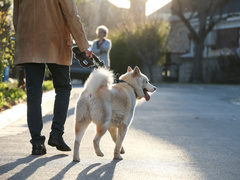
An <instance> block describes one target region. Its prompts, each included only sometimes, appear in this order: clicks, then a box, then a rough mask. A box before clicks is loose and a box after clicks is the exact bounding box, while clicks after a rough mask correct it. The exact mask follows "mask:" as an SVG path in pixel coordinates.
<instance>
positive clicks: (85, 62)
mask: <svg viewBox="0 0 240 180" xmlns="http://www.w3.org/2000/svg"><path fill="white" fill-rule="evenodd" d="M73 53H74V55H75V58H76V59H77V60H79V63H80V65H81V66H82V67H84V68H89V67H92V66H94V65H95V64H97V65H98V66H99V67H104V62H103V61H101V60H100V59H99V58H98V57H97V56H96V55H95V54H94V53H92V58H88V57H87V56H86V54H85V52H81V51H80V50H79V48H78V47H74V48H73ZM93 60H94V61H95V63H94V61H93Z"/></svg>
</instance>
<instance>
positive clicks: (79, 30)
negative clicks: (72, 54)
mask: <svg viewBox="0 0 240 180" xmlns="http://www.w3.org/2000/svg"><path fill="white" fill-rule="evenodd" d="M59 3H60V5H61V8H62V11H63V14H64V16H65V18H66V20H67V23H68V27H69V30H70V32H71V34H72V36H73V39H74V40H75V42H76V43H77V45H78V48H79V49H80V51H82V52H83V51H85V50H87V48H88V47H89V43H88V40H87V37H86V34H85V32H84V29H83V26H82V23H81V21H80V17H79V16H78V15H77V8H76V4H75V1H74V0H59Z"/></svg>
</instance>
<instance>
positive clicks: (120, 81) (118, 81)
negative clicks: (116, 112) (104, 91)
mask: <svg viewBox="0 0 240 180" xmlns="http://www.w3.org/2000/svg"><path fill="white" fill-rule="evenodd" d="M115 82H116V83H126V84H127V85H129V86H130V87H131V88H132V89H133V92H134V94H135V96H136V97H137V93H136V91H135V89H134V88H133V86H132V85H131V84H129V83H128V82H126V81H124V80H121V79H116V80H115Z"/></svg>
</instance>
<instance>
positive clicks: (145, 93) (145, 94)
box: [143, 88, 150, 101]
mask: <svg viewBox="0 0 240 180" xmlns="http://www.w3.org/2000/svg"><path fill="white" fill-rule="evenodd" d="M143 92H144V97H145V99H146V101H149V100H150V96H149V94H148V93H147V92H148V90H147V89H145V88H144V89H143Z"/></svg>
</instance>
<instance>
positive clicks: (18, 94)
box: [0, 82, 26, 110]
mask: <svg viewBox="0 0 240 180" xmlns="http://www.w3.org/2000/svg"><path fill="white" fill-rule="evenodd" d="M24 100H26V92H25V91H24V90H23V89H21V88H18V87H17V83H6V82H2V83H0V110H1V109H6V108H9V107H11V106H12V105H15V104H16V103H18V102H20V101H24Z"/></svg>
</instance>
